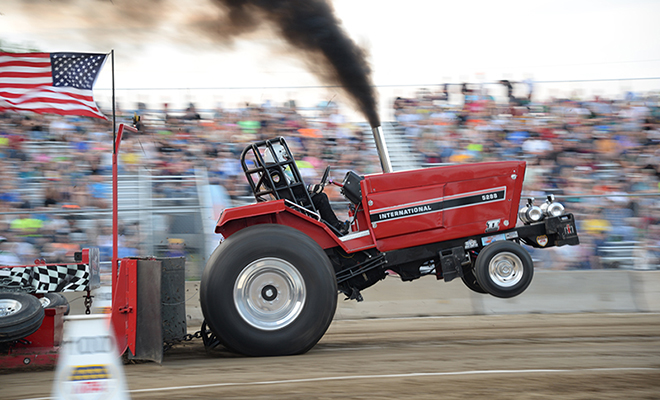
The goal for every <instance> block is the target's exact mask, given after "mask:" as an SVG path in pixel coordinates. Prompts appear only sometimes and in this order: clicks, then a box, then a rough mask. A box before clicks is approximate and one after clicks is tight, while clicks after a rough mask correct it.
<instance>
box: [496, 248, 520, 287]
mask: <svg viewBox="0 0 660 400" xmlns="http://www.w3.org/2000/svg"><path fill="white" fill-rule="evenodd" d="M488 274H489V276H490V280H491V281H493V282H494V283H495V284H496V285H498V286H501V287H511V286H514V285H516V284H517V283H518V282H520V281H521V280H522V277H523V262H522V260H521V259H520V257H518V256H517V255H515V254H513V253H510V252H502V253H499V254H497V255H496V256H495V257H493V258H492V260H490V263H489V264H488Z"/></svg>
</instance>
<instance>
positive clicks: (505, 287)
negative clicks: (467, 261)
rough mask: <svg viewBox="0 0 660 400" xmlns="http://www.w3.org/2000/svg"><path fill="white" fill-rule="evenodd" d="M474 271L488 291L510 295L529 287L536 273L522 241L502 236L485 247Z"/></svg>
mask: <svg viewBox="0 0 660 400" xmlns="http://www.w3.org/2000/svg"><path fill="white" fill-rule="evenodd" d="M474 272H475V276H476V277H477V282H478V283H479V286H480V287H481V288H483V289H484V290H485V291H487V292H488V293H490V294H492V295H493V296H495V297H501V298H509V297H514V296H517V295H519V294H520V293H522V292H523V291H525V289H527V287H528V286H529V284H530V283H531V282H532V276H533V275H534V263H533V261H532V257H531V256H530V255H529V253H528V252H527V250H525V249H524V248H523V247H522V246H521V245H519V244H518V243H514V242H509V241H504V240H503V241H498V242H494V243H491V244H489V245H488V246H486V247H484V249H483V250H482V251H481V252H480V253H479V256H477V260H476V262H475V267H474Z"/></svg>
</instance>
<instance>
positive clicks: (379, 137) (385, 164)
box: [371, 126, 392, 174]
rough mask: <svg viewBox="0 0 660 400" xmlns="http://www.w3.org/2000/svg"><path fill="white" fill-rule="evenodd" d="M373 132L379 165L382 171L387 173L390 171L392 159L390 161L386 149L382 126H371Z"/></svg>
mask: <svg viewBox="0 0 660 400" xmlns="http://www.w3.org/2000/svg"><path fill="white" fill-rule="evenodd" d="M371 131H372V132H373V134H374V142H376V150H377V151H378V157H379V158H380V166H381V167H382V168H383V173H385V174H387V173H389V172H392V161H390V153H389V152H388V151H387V144H386V143H385V135H383V128H382V127H380V126H377V127H375V128H371Z"/></svg>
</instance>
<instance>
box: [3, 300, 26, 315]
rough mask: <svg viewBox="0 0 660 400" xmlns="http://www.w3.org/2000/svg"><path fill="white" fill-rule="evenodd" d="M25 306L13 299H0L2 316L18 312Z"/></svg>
mask: <svg viewBox="0 0 660 400" xmlns="http://www.w3.org/2000/svg"><path fill="white" fill-rule="evenodd" d="M21 308H23V305H22V304H21V302H20V301H16V300H11V299H0V317H8V316H10V315H12V314H16V313H17V312H19V311H20V310H21Z"/></svg>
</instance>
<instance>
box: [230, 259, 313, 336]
mask: <svg viewBox="0 0 660 400" xmlns="http://www.w3.org/2000/svg"><path fill="white" fill-rule="evenodd" d="M305 297H306V290H305V283H304V282H303V279H302V276H301V275H300V272H298V270H297V269H296V268H295V267H294V266H293V265H292V264H290V263H289V262H287V261H285V260H282V259H280V258H271V257H267V258H260V259H258V260H256V261H253V262H252V263H250V264H249V265H248V266H247V267H245V268H244V269H243V271H241V273H240V274H239V275H238V278H237V279H236V283H235V284H234V304H235V305H236V309H237V310H238V313H239V314H240V316H241V317H242V318H243V319H244V320H245V322H247V323H248V324H250V325H252V326H253V327H255V328H258V329H262V330H266V331H271V330H276V329H280V328H283V327H285V326H287V325H289V324H290V323H292V322H293V321H295V319H296V318H297V317H298V315H300V312H301V311H302V308H303V304H304V303H305Z"/></svg>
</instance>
